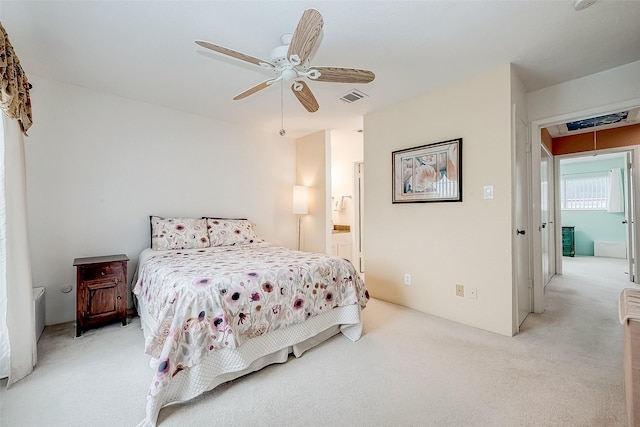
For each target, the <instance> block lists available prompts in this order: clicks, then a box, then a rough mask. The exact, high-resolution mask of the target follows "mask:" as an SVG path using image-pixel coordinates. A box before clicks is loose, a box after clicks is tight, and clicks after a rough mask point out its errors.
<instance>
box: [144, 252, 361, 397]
mask: <svg viewBox="0 0 640 427" xmlns="http://www.w3.org/2000/svg"><path fill="white" fill-rule="evenodd" d="M133 292H134V293H135V294H136V295H137V296H138V299H141V300H142V302H143V306H144V307H145V309H146V310H147V311H148V314H149V315H150V316H151V317H152V318H153V319H155V321H156V330H155V331H152V332H153V333H152V334H150V336H149V337H147V342H146V343H145V351H146V352H147V353H148V354H150V355H151V356H153V357H154V358H155V362H156V363H157V367H156V374H155V378H154V380H153V381H152V386H151V390H150V391H149V392H150V394H154V391H157V390H158V389H161V388H163V385H164V384H166V383H167V382H168V381H170V380H171V377H173V376H174V375H175V374H176V373H178V372H179V371H180V370H183V369H188V368H189V367H190V366H194V365H195V364H197V363H198V362H199V360H200V359H202V358H203V357H205V356H206V355H207V354H208V353H209V352H213V351H216V349H220V348H225V347H231V348H236V347H238V346H241V345H242V344H243V343H244V342H245V341H246V340H248V339H250V338H252V337H256V336H259V335H263V334H266V333H269V332H270V331H274V330H276V329H280V328H285V327H287V326H289V325H292V324H295V323H299V322H303V321H304V320H305V319H307V318H310V317H313V316H316V315H318V314H321V313H324V312H327V311H329V310H331V309H333V308H335V307H340V306H345V305H350V304H359V305H360V307H362V308H364V307H365V306H366V304H367V301H368V299H369V294H368V292H367V290H366V288H365V285H364V282H363V280H362V279H361V278H360V276H359V275H358V273H357V272H356V270H355V268H354V267H353V265H352V264H351V263H350V262H349V261H347V260H345V259H342V258H338V257H332V256H328V255H325V254H316V253H309V252H300V251H293V250H290V249H286V248H282V247H278V246H273V245H270V244H268V243H255V244H251V245H241V246H222V247H210V248H203V249H197V250H195V249H193V250H178V251H162V252H155V253H154V255H152V256H151V257H149V258H148V259H147V260H146V261H144V262H142V260H141V265H140V266H139V269H138V280H137V283H136V285H135V287H134V291H133Z"/></svg>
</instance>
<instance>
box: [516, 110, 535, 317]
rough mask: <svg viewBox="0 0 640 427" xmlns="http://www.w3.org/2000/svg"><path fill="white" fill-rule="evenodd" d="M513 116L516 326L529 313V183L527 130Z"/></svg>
mask: <svg viewBox="0 0 640 427" xmlns="http://www.w3.org/2000/svg"><path fill="white" fill-rule="evenodd" d="M513 115H514V122H515V123H514V127H515V157H516V158H515V188H514V190H515V191H514V193H515V200H514V202H515V203H514V220H515V228H516V229H515V230H513V233H514V234H513V235H514V244H513V247H514V248H515V251H514V258H515V259H514V267H515V281H516V294H517V305H518V325H521V324H522V322H523V321H524V319H525V318H526V317H527V315H528V314H529V313H530V312H531V301H532V297H531V291H532V287H531V285H532V284H531V280H530V277H531V275H530V271H531V268H530V252H531V251H530V242H529V236H530V231H531V230H530V229H529V221H530V218H529V205H530V203H529V181H530V176H531V174H530V163H531V162H530V160H529V157H530V155H531V153H530V151H529V150H528V147H529V144H528V130H527V129H528V128H527V124H526V122H525V121H524V120H522V119H521V118H519V117H517V115H516V114H515V108H514V111H513Z"/></svg>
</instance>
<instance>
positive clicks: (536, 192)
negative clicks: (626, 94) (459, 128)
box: [530, 99, 640, 313]
mask: <svg viewBox="0 0 640 427" xmlns="http://www.w3.org/2000/svg"><path fill="white" fill-rule="evenodd" d="M639 105H640V99H633V100H629V101H624V102H618V103H614V104H609V105H603V106H600V107H596V108H591V109H587V110H582V111H576V112H572V113H566V114H560V115H557V116H553V117H547V118H544V119H539V120H534V121H532V122H531V128H530V131H531V144H532V147H536V149H532V150H531V189H530V191H531V200H532V212H531V218H532V223H533V224H541V216H542V215H541V211H540V197H541V195H540V183H541V180H540V149H539V148H540V146H541V145H542V136H541V130H542V129H543V128H545V127H548V126H551V125H555V124H559V123H566V122H569V121H572V120H580V119H581V118H584V117H594V116H598V115H604V114H608V113H611V112H612V111H621V110H625V109H628V108H635V107H638V106H639ZM627 150H632V151H633V153H634V164H638V163H637V161H638V160H640V159H639V157H638V153H639V151H638V146H635V147H634V146H629V147H627ZM554 157H555V156H554ZM554 162H555V160H554ZM554 172H555V175H556V181H557V172H558V171H557V169H556V171H554ZM639 175H640V174H639V173H635V174H634V184H636V186H635V188H640V187H639V185H640V178H639V177H638V176H639ZM555 184H556V183H554V185H555ZM636 196H637V195H636ZM633 199H634V205H635V206H634V207H635V212H639V210H638V208H640V205H639V200H638V199H640V197H634V198H633ZM557 200H558V195H557V194H556V202H557ZM557 209H558V205H557V203H556V212H557ZM556 221H558V217H557V216H556ZM556 228H557V227H556ZM532 231H535V230H532ZM556 235H557V233H556ZM531 238H532V244H533V256H532V262H533V271H532V275H533V312H534V313H543V312H544V285H543V284H542V282H543V279H542V238H541V234H540V233H539V232H537V233H536V232H533V233H531ZM634 242H635V246H636V248H638V247H640V246H638V243H640V242H639V241H638V233H636V236H635V238H634ZM556 258H557V254H556ZM556 271H557V272H558V273H560V272H561V271H562V267H561V264H560V265H558V264H557V263H556ZM636 280H638V275H636Z"/></svg>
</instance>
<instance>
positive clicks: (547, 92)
mask: <svg viewBox="0 0 640 427" xmlns="http://www.w3.org/2000/svg"><path fill="white" fill-rule="evenodd" d="M638 76H640V61H636V62H632V63H630V64H627V65H623V66H620V67H616V68H612V69H610V70H606V71H603V72H601V73H596V74H591V75H589V76H586V77H583V78H580V79H576V80H571V81H569V82H565V83H561V84H559V85H555V86H550V87H547V88H544V89H540V90H537V91H534V92H529V93H528V94H527V110H528V113H529V121H531V122H533V121H536V120H541V119H545V118H548V117H557V116H561V115H564V114H573V113H578V112H585V111H589V110H594V111H595V110H604V111H605V112H611V110H609V111H607V108H606V106H608V105H616V106H618V105H620V104H621V103H625V102H630V103H631V104H632V105H634V106H635V105H637V100H638V99H640V78H639V77H638ZM579 118H584V116H583V117H579Z"/></svg>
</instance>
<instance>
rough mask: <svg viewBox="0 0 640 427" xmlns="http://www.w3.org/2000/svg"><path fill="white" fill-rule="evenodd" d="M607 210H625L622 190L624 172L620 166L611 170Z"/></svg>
mask: <svg viewBox="0 0 640 427" xmlns="http://www.w3.org/2000/svg"><path fill="white" fill-rule="evenodd" d="M607 212H624V194H623V192H622V174H621V173H620V169H619V168H614V169H610V170H609V191H608V194H607Z"/></svg>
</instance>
